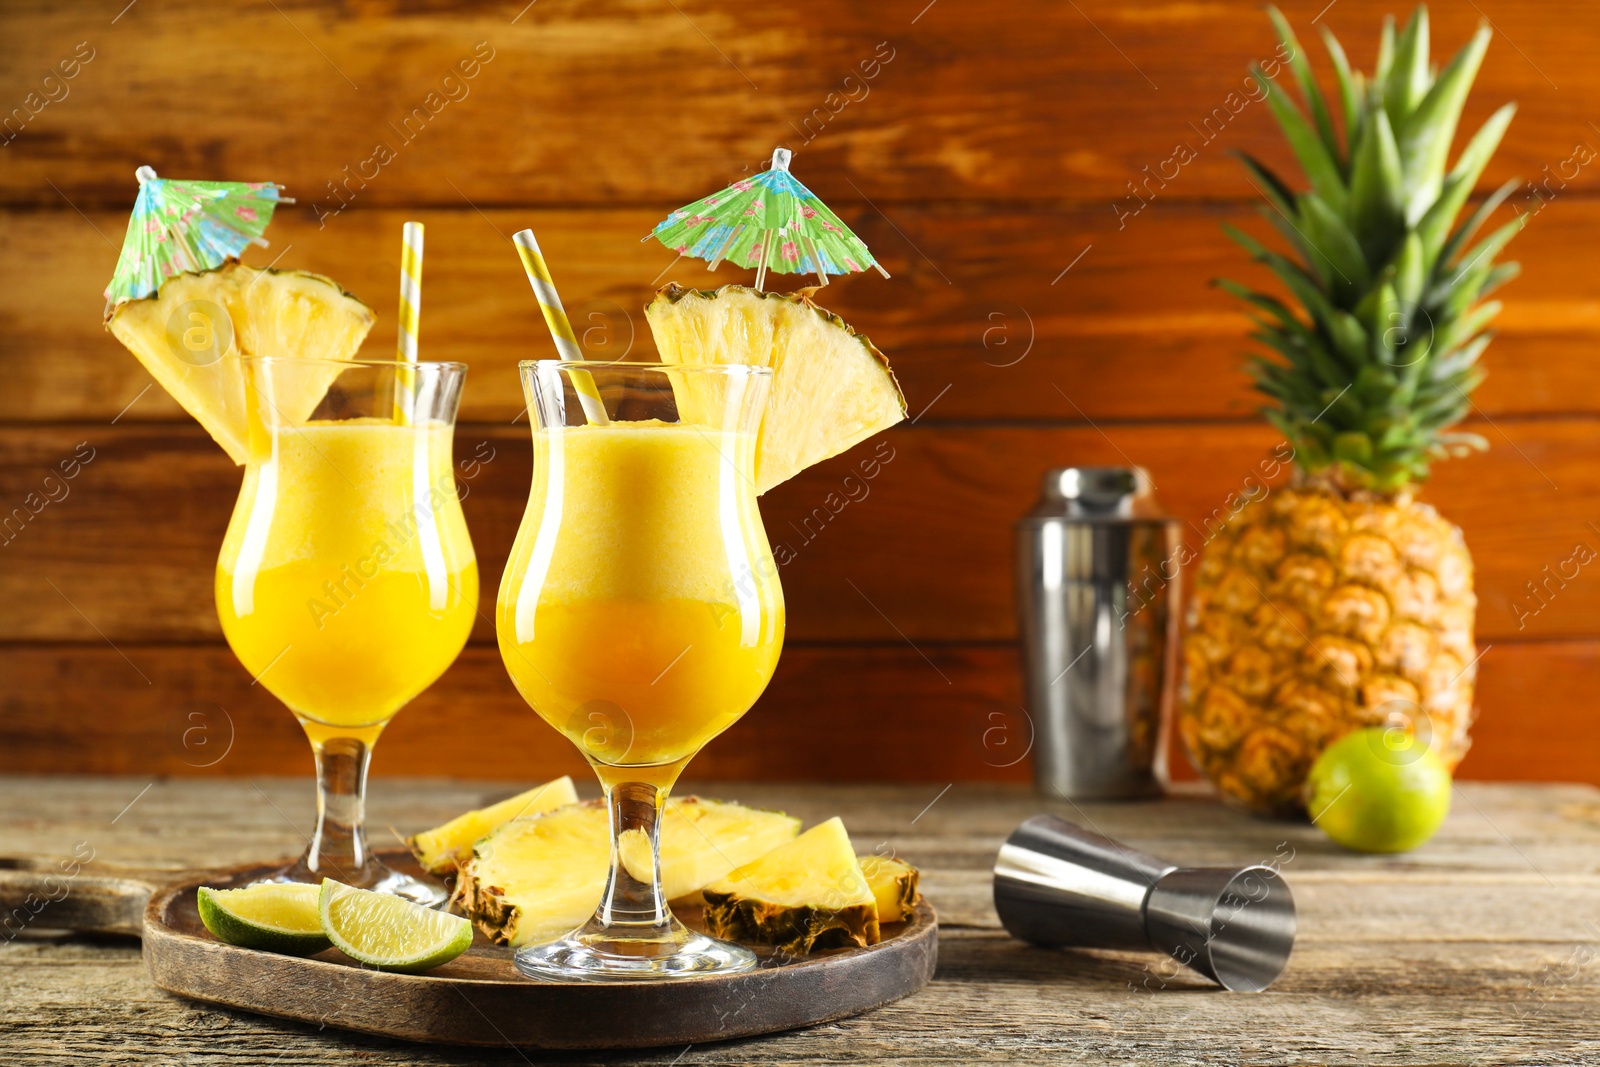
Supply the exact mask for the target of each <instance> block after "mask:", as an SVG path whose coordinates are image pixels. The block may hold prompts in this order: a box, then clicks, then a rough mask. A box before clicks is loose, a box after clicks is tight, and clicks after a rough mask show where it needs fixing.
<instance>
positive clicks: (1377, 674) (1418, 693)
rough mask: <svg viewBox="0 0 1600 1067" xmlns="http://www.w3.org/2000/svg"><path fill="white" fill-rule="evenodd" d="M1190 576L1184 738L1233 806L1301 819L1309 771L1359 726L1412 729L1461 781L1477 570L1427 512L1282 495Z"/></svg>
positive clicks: (1252, 509) (1412, 506) (1398, 504)
mask: <svg viewBox="0 0 1600 1067" xmlns="http://www.w3.org/2000/svg"><path fill="white" fill-rule="evenodd" d="M1196 571H1197V573H1196V575H1195V579H1194V592H1193V595H1192V598H1191V601H1190V608H1189V616H1188V627H1187V633H1186V634H1185V637H1184V644H1183V658H1184V682H1183V688H1182V697H1181V702H1180V709H1179V718H1178V728H1179V733H1180V734H1181V736H1182V738H1183V742H1184V745H1185V747H1186V748H1187V749H1188V752H1189V755H1190V758H1191V759H1192V760H1193V761H1194V762H1195V764H1196V765H1197V766H1198V767H1199V768H1200V769H1201V770H1202V771H1203V772H1204V773H1205V775H1206V776H1207V777H1208V778H1209V779H1211V781H1212V782H1213V783H1214V784H1215V785H1216V786H1217V788H1218V789H1219V790H1220V791H1221V793H1222V795H1223V796H1224V798H1226V799H1228V800H1230V801H1232V802H1234V803H1236V804H1238V805H1241V806H1243V807H1245V808H1247V809H1249V810H1251V811H1255V812H1259V813H1263V814H1274V815H1287V816H1294V815H1303V814H1304V812H1305V803H1304V796H1303V793H1304V786H1305V778H1306V774H1307V772H1308V771H1309V770H1310V767H1311V764H1312V762H1313V761H1314V760H1315V759H1316V758H1317V756H1319V755H1320V754H1321V753H1322V751H1323V749H1325V748H1326V747H1327V746H1328V745H1330V744H1332V743H1333V742H1334V741H1336V740H1338V739H1339V738H1340V737H1342V736H1343V735H1344V734H1346V733H1348V732H1350V731H1351V730H1355V729H1358V728H1360V727H1364V726H1374V725H1385V724H1392V723H1396V722H1400V723H1403V724H1405V725H1407V726H1408V727H1409V728H1410V729H1411V730H1412V731H1413V732H1414V733H1416V734H1417V735H1418V736H1419V737H1420V738H1423V739H1425V740H1427V741H1428V742H1429V743H1430V744H1431V746H1432V747H1433V749H1434V751H1436V752H1437V753H1438V754H1439V756H1440V757H1441V758H1442V759H1443V760H1444V761H1445V764H1446V765H1447V766H1448V767H1449V768H1450V769H1451V770H1454V769H1455V766H1456V764H1457V763H1458V762H1460V760H1461V757H1462V756H1464V755H1465V754H1466V751H1467V747H1468V745H1469V740H1468V737H1467V730H1468V727H1469V726H1470V725H1471V719H1472V706H1473V705H1472V700H1473V683H1474V680H1475V678H1476V675H1477V669H1476V666H1475V664H1474V659H1475V657H1476V654H1477V653H1476V651H1475V648H1474V645H1473V618H1474V614H1475V611H1476V608H1477V596H1476V594H1475V593H1474V591H1473V572H1472V557H1471V556H1470V555H1469V554H1468V552H1467V547H1466V542H1465V540H1464V539H1463V537H1462V535H1461V531H1460V529H1459V528H1458V527H1456V526H1455V525H1454V524H1452V523H1450V522H1448V521H1447V520H1445V519H1444V518H1443V517H1441V516H1440V515H1439V514H1438V512H1436V511H1435V510H1434V509H1433V508H1432V507H1431V506H1429V505H1426V504H1421V503H1417V502H1415V501H1414V500H1411V499H1409V498H1408V497H1405V496H1401V497H1397V498H1384V497H1382V496H1378V495H1374V494H1369V493H1359V492H1358V493H1353V494H1348V495H1347V494H1345V493H1343V492H1341V491H1339V490H1337V489H1335V488H1332V487H1330V486H1327V485H1321V484H1304V485H1295V486H1290V487H1283V488H1279V489H1276V490H1274V491H1272V493H1271V494H1270V495H1269V496H1268V497H1266V498H1264V499H1262V500H1259V501H1257V502H1255V503H1253V504H1251V505H1249V506H1248V507H1246V508H1244V509H1243V510H1242V511H1241V512H1240V513H1239V514H1238V515H1237V516H1236V517H1235V518H1234V519H1232V520H1231V521H1230V522H1229V523H1228V525H1227V526H1226V527H1224V528H1223V529H1222V530H1221V531H1220V532H1218V533H1217V535H1216V536H1215V537H1214V538H1213V539H1212V540H1211V542H1210V543H1209V544H1208V545H1207V546H1206V547H1205V550H1204V551H1203V553H1202V554H1201V562H1200V564H1199V566H1198V568H1196Z"/></svg>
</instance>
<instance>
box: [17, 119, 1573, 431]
mask: <svg viewBox="0 0 1600 1067" xmlns="http://www.w3.org/2000/svg"><path fill="white" fill-rule="evenodd" d="M1596 142H1597V144H1600V135H1596ZM1242 191H1243V192H1244V193H1249V192H1250V190H1249V189H1248V187H1243V189H1242ZM841 210H842V211H844V213H845V214H846V215H847V216H848V217H849V221H850V222H851V224H852V225H859V226H860V228H861V231H862V233H863V235H864V236H865V237H866V238H867V240H868V241H869V242H870V243H871V246H872V247H873V249H874V250H876V251H877V252H878V253H879V254H880V255H881V256H882V257H883V258H884V260H885V261H886V262H887V263H888V265H889V269H890V270H891V271H892V272H893V274H894V277H893V278H891V279H890V280H889V281H884V280H882V279H880V278H877V277H876V276H873V277H871V278H860V279H843V280H840V281H838V282H836V283H835V284H833V285H830V286H829V287H828V289H827V291H826V293H824V294H823V295H822V296H821V298H820V299H821V300H822V302H823V304H824V305H825V306H827V307H829V308H830V309H832V310H834V311H837V312H838V313H839V314H841V315H842V316H844V318H845V319H846V320H847V321H848V322H850V323H851V324H853V325H854V326H856V327H857V328H859V329H860V330H862V331H863V332H865V333H867V334H869V335H870V336H871V337H872V339H873V341H874V342H875V343H877V344H878V345H879V346H880V347H882V348H883V350H884V351H885V352H888V353H889V355H890V358H891V359H892V360H893V362H894V367H895V373H896V375H897V376H898V377H899V379H900V382H901V384H902V386H903V388H904V389H905V391H906V397H907V400H908V402H909V404H910V407H911V410H912V412H913V413H917V412H921V411H922V410H923V409H924V408H928V410H927V414H926V415H924V416H923V419H922V420H921V421H923V422H938V423H947V422H950V421H954V420H970V419H1006V420H1015V419H1027V420H1048V421H1053V422H1063V421H1065V422H1083V421H1084V420H1085V419H1092V420H1094V421H1095V422H1099V423H1102V424H1104V423H1109V422H1117V421H1127V420H1150V419H1186V418H1187V419H1192V418H1206V419H1250V418H1253V412H1254V411H1255V409H1256V407H1257V405H1258V403H1259V399H1258V398H1257V396H1256V395H1255V394H1253V393H1252V392H1251V391H1250V389H1249V387H1248V383H1247V381H1246V378H1245V376H1244V374H1243V372H1242V371H1241V370H1240V363H1241V357H1240V353H1241V351H1243V350H1244V349H1245V348H1246V347H1248V342H1247V341H1246V337H1245V334H1246V332H1247V330H1248V328H1249V326H1248V322H1247V319H1246V317H1245V316H1244V315H1243V314H1241V313H1240V312H1239V310H1238V305H1237V302H1235V301H1233V300H1232V299H1230V298H1228V297H1227V296H1226V295H1224V294H1222V293H1219V292H1217V291H1216V290H1214V289H1212V288H1211V287H1210V286H1209V285H1208V282H1209V281H1210V279H1212V278H1215V277H1217V276H1219V275H1228V276H1232V277H1237V278H1242V279H1247V280H1252V281H1257V280H1258V281H1259V282H1260V283H1261V284H1263V285H1267V284H1269V283H1268V280H1267V279H1266V278H1265V277H1263V276H1260V275H1258V273H1257V272H1255V271H1253V269H1252V268H1251V267H1250V265H1249V263H1248V262H1247V260H1246V257H1245V255H1244V253H1243V252H1242V251H1241V250H1239V249H1238V248H1237V246H1235V245H1233V244H1232V243H1231V242H1229V241H1228V240H1227V239H1226V238H1225V237H1224V236H1223V234H1222V231H1221V229H1220V226H1219V224H1220V223H1221V222H1223V221H1232V222H1235V223H1238V224H1240V225H1243V226H1244V227H1245V228H1247V229H1253V230H1258V231H1261V232H1263V234H1265V232H1266V231H1267V227H1266V224H1265V223H1263V222H1261V220H1259V219H1258V218H1256V216H1255V214H1254V212H1255V207H1254V206H1253V205H1251V204H1248V203H1246V204H1225V205H1213V204H1189V203H1183V202H1179V201H1175V202H1172V203H1162V204H1157V205H1156V206H1154V207H1152V208H1151V210H1150V213H1149V214H1147V215H1146V216H1143V217H1141V218H1139V219H1137V220H1134V221H1133V222H1130V223H1129V225H1128V226H1127V228H1126V229H1125V230H1123V231H1120V232H1119V231H1118V230H1117V229H1116V227H1115V225H1114V224H1109V223H1110V221H1111V220H1110V216H1109V212H1106V211H1105V210H1104V206H1103V205H1098V204H1095V205H1082V204H1077V205H1056V204H1038V205H1011V204H1007V205H997V206H993V207H985V208H981V209H978V208H973V207H971V206H964V205H956V204H915V205H905V206H903V207H895V208H893V209H891V215H892V218H893V220H894V224H893V226H891V225H890V224H889V223H888V222H887V221H885V219H884V217H883V216H881V215H878V214H876V213H874V212H872V211H870V210H851V209H849V208H847V207H842V208H841ZM661 214H662V211H661V210H656V209H649V208H617V209H606V210H594V211H579V210H571V209H552V208H546V207H538V208H532V209H523V210H487V211H484V212H482V213H479V212H477V211H474V210H472V209H471V208H469V207H467V206H466V205H464V204H462V205H459V206H458V208H455V209H448V210H447V209H427V210H421V211H418V210H414V209H383V210H379V209H371V208H365V207H363V208H360V209H352V210H351V212H350V213H349V214H348V215H346V216H343V217H341V218H340V219H339V220H338V222H337V224H329V225H328V226H327V227H325V228H323V229H320V230H319V229H318V228H317V226H316V224H315V222H312V221H310V220H309V218H308V217H307V215H306V214H305V213H304V212H302V211H297V210H294V209H284V210H283V211H281V212H280V213H279V214H278V216H277V217H276V218H275V219H274V221H273V224H272V230H271V231H270V232H271V238H272V242H273V243H272V247H271V248H270V249H264V250H262V249H254V250H251V251H250V252H249V253H248V255H247V256H246V259H248V260H249V261H251V262H256V263H261V264H265V263H269V262H274V261H276V262H277V263H278V265H279V266H283V267H297V268H302V269H308V270H315V271H318V272H321V273H325V274H329V275H331V276H333V277H335V278H337V279H339V281H340V282H341V283H342V284H344V285H345V286H346V287H347V288H349V289H350V290H351V291H353V292H355V293H356V294H358V295H360V296H361V297H363V298H364V299H365V300H367V301H368V302H370V303H371V304H372V306H373V307H374V309H375V310H376V312H377V315H378V325H377V326H376V327H375V328H374V330H373V333H372V335H371V337H370V339H369V340H368V342H367V350H368V351H372V352H380V353H381V352H389V351H392V350H393V345H394V304H393V295H392V294H391V293H390V290H391V289H392V288H393V282H394V279H393V277H392V275H393V274H394V272H395V269H396V262H397V261H396V255H397V253H396V252H395V248H396V247H397V245H396V234H398V233H399V231H400V226H401V223H402V222H403V221H404V220H405V219H410V218H417V219H421V220H422V221H424V222H425V223H426V224H427V227H428V258H427V264H428V266H427V304H426V307H427V311H426V314H425V316H424V319H423V328H422V334H421V338H422V346H423V348H422V351H423V355H424V357H425V358H428V359H453V360H464V361H466V362H468V363H470V364H471V366H472V370H471V372H470V374H469V376H468V384H467V389H466V393H465V396H464V398H463V404H464V409H463V410H464V417H465V418H467V419H481V420H486V421H492V420H506V421H509V420H510V419H511V418H512V417H513V416H514V415H516V414H517V413H518V412H519V411H521V409H522V395H521V391H520V388H519V386H518V382H517V377H516V373H515V365H516V361H517V360H518V359H530V358H542V357H546V356H549V355H551V354H552V349H551V347H550V342H549V338H548V334H547V333H546V331H545V328H544V325H543V322H542V321H541V320H540V318H539V312H538V308H537V306H536V305H535V304H534V303H533V301H532V298H531V296H530V294H529V292H528V287H527V282H526V281H525V280H524V278H523V276H522V272H521V269H520V268H519V266H518V264H517V259H516V256H515V254H514V253H513V250H512V249H511V247H510V241H509V236H510V234H512V233H513V232H515V231H516V230H519V229H521V228H522V227H524V226H528V225H533V226H535V227H537V229H538V231H539V240H540V242H541V244H542V245H543V247H544V249H545V251H546V252H547V254H548V255H549V257H550V262H551V263H552V264H553V265H554V266H555V269H556V270H557V277H558V279H559V280H560V283H561V292H562V296H563V299H564V300H565V301H566V305H567V307H568V310H569V312H570V313H571V315H572V317H573V319H574V321H575V322H577V323H578V324H579V329H580V331H581V333H582V334H583V336H584V338H585V339H586V342H587V343H588V345H589V351H590V352H591V354H596V355H600V354H616V353H619V352H621V351H630V352H632V353H635V354H639V353H645V354H648V353H651V352H653V351H654V346H653V342H652V340H651V338H650V333H649V329H648V327H647V326H646V324H645V322H644V320H643V316H642V314H641V309H642V308H643V307H644V305H645V303H646V302H647V301H648V300H649V298H650V296H651V293H652V292H653V290H654V287H655V286H654V285H652V279H657V278H658V276H659V280H658V281H657V282H656V284H661V283H664V282H666V281H668V280H677V281H679V282H682V283H683V284H685V285H697V286H713V285H717V284H722V283H725V282H731V281H741V282H749V281H750V280H751V279H750V276H749V272H740V271H737V270H732V269H729V268H726V267H725V268H723V269H722V270H720V271H719V272H717V273H711V272H709V271H706V270H704V269H703V266H702V265H699V264H697V263H693V262H689V261H685V262H681V263H678V264H677V265H676V266H673V265H672V262H673V255H672V253H671V252H668V251H666V250H665V249H663V248H661V247H660V245H659V244H656V243H655V242H645V243H640V241H639V237H640V236H641V235H643V234H645V233H647V232H649V229H650V227H651V226H652V225H653V224H654V223H655V222H656V221H657V220H658V219H659V218H660V216H661ZM1502 214H1503V215H1504V217H1505V218H1506V219H1509V218H1511V213H1510V211H1509V209H1502ZM91 223H92V225H91ZM125 226H126V211H125V210H124V211H116V212H112V211H105V212H91V213H90V214H89V219H88V221H85V219H84V218H83V217H81V216H79V215H78V214H77V213H76V212H74V211H72V210H70V209H68V208H65V206H63V208H62V209H61V210H52V211H41V212H34V213H27V214H16V213H10V214H6V213H0V251H3V252H4V254H3V255H0V373H3V374H5V375H6V376H7V380H8V381H9V382H10V383H11V388H8V389H6V390H4V391H0V420H6V421H54V420H62V419H68V420H77V421H82V422H84V423H105V422H109V421H110V420H111V419H112V418H115V417H117V416H118V415H119V413H120V414H121V418H120V419H119V420H118V422H119V424H122V423H127V422H142V421H150V420H173V419H179V420H181V419H184V418H186V416H184V415H183V414H182V412H181V411H180V410H179V409H178V407H177V405H176V404H175V403H174V402H173V401H172V400H171V399H170V398H169V397H167V396H166V395H165V393H164V392H163V391H162V390H160V389H159V388H157V389H152V390H150V391H149V392H148V393H144V394H143V395H141V391H142V390H144V389H145V387H146V386H147V385H149V384H150V381H151V379H150V378H149V376H148V375H146V374H145V372H144V370H143V369H142V367H141V366H140V365H139V363H138V361H137V360H135V359H133V358H132V356H130V355H129V354H128V352H127V351H126V350H124V349H123V348H122V346H121V345H120V344H118V343H117V341H116V340H115V338H113V337H111V336H110V335H109V334H107V333H106V332H105V330H104V329H103V328H102V326H101V311H102V306H103V301H102V298H101V296H100V288H101V286H102V284H103V282H104V281H105V279H107V278H109V277H110V276H111V271H112V268H113V266H114V264H115V263H116V257H117V248H118V247H119V246H120V242H121V234H122V232H123V229H124V228H125ZM112 242H116V243H115V244H113V243H112ZM1596 243H1600V202H1597V201H1595V200H1586V199H1564V200H1556V201H1554V202H1552V203H1551V204H1550V205H1549V206H1548V208H1547V209H1546V210H1545V211H1544V212H1543V213H1541V214H1540V215H1539V216H1538V217H1537V218H1536V219H1534V221H1533V222H1532V223H1531V224H1530V225H1529V226H1528V228H1527V230H1526V231H1525V232H1523V233H1522V234H1520V235H1519V236H1518V237H1517V241H1516V243H1515V245H1513V251H1514V253H1515V258H1517V259H1518V260H1520V261H1521V262H1522V263H1523V265H1524V269H1525V270H1524V274H1523V276H1522V277H1521V278H1520V279H1519V280H1518V281H1517V282H1516V283H1515V284H1514V285H1512V286H1511V287H1509V288H1508V289H1507V290H1505V292H1504V294H1503V295H1504V297H1505V299H1506V301H1507V306H1506V310H1505V311H1504V312H1503V313H1502V315H1501V317H1500V320H1499V326H1500V328H1501V331H1502V333H1501V335H1500V336H1499V337H1498V338H1497V339H1496V340H1495V343H1494V344H1493V345H1492V346H1491V347H1490V349H1489V351H1488V354H1487V355H1486V357H1485V363H1486V366H1487V367H1488V369H1489V372H1490V377H1489V380H1488V382H1487V383H1486V384H1485V385H1484V387H1483V389H1482V390H1480V392H1479V393H1478V394H1477V396H1476V398H1475V399H1476V402H1477V403H1478V405H1479V407H1480V408H1481V409H1482V411H1483V412H1485V413H1486V414H1487V415H1488V416H1489V417H1490V418H1494V419H1500V418H1503V417H1506V416H1509V415H1517V414H1548V413H1553V412H1576V411H1588V412H1593V411H1596V410H1600V369H1597V368H1596V366H1595V364H1594V361H1592V360H1586V359H1582V358H1577V357H1578V353H1579V352H1581V351H1582V350H1584V349H1586V348H1591V347H1594V346H1595V345H1596V344H1600V307H1597V304H1596V300H1595V298H1596V287H1595V283H1594V280H1593V276H1592V273H1591V272H1590V271H1589V270H1588V269H1587V263H1588V258H1589V256H1590V251H1591V249H1593V248H1594V246H1595V245H1596ZM1086 245H1092V246H1093V247H1092V249H1091V250H1090V251H1089V252H1087V253H1086V254H1084V256H1083V258H1082V259H1081V260H1078V261H1077V263H1076V264H1075V265H1074V266H1073V267H1072V269H1071V271H1070V272H1068V273H1066V274H1064V275H1063V274H1062V273H1061V272H1062V270H1063V269H1064V268H1065V267H1066V266H1067V265H1068V263H1069V262H1072V261H1073V260H1074V259H1075V258H1076V257H1077V255H1078V253H1079V252H1081V251H1083V249H1084V247H1085V246H1086ZM919 249H920V250H921V253H925V254H926V255H927V256H928V257H929V258H928V259H926V260H925V259H923V258H922V254H920V253H919V252H918V250H919ZM279 256H281V257H282V258H281V259H278V258H277V257H279ZM663 272H665V273H663ZM67 279H71V281H70V283H69V282H68V281H67ZM1153 293H1159V294H1160V299H1159V300H1153V299H1152V296H1151V294H1153ZM630 346H631V347H630ZM1058 389H1059V390H1060V391H1059V392H1058V391H1057V390H1058ZM1063 394H1065V395H1063ZM135 398H137V402H134V401H135ZM1069 398H1070V399H1069ZM935 400H937V403H934V401H935ZM130 403H131V406H130ZM930 404H932V407H931V408H930V407H929V405H930ZM124 409H126V411H124Z"/></svg>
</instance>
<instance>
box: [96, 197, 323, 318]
mask: <svg viewBox="0 0 1600 1067" xmlns="http://www.w3.org/2000/svg"><path fill="white" fill-rule="evenodd" d="M136 176H137V177H138V179H139V197H138V199H136V200H135V201H134V202H133V216H132V218H130V219H129V220H128V235H127V237H125V238H124V239H123V242H122V255H121V256H120V257H118V259H117V269H116V272H115V273H114V274H112V276H111V284H110V285H108V286H106V293H105V296H106V310H107V311H108V312H109V311H110V310H111V309H112V308H113V307H115V306H116V305H118V304H122V303H125V302H126V301H129V300H139V299H141V298H143V297H147V296H152V295H154V294H155V292H156V290H158V289H160V288H161V284H162V283H163V282H165V281H166V280H167V279H168V278H171V277H174V276H175V275H179V274H183V273H185V272H186V271H202V270H212V269H214V268H216V267H220V266H222V265H223V264H224V263H226V262H227V261H228V260H230V259H233V258H235V257H236V256H238V255H239V253H240V252H243V251H244V250H245V248H246V247H247V246H248V245H253V244H256V245H261V246H262V247H263V248H265V247H266V244H267V242H266V241H265V240H264V239H263V238H262V236H261V233H262V231H263V230H265V229H266V228H267V223H269V222H271V221H272V212H273V209H274V208H276V207H277V206H278V205H279V204H288V203H293V201H292V200H287V199H284V198H281V197H280V196H279V195H278V188H279V187H278V186H276V185H274V184H272V183H271V182H201V181H175V180H172V179H167V178H158V177H156V172H155V171H153V170H151V169H150V168H149V167H140V168H139V170H138V171H137V172H136Z"/></svg>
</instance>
